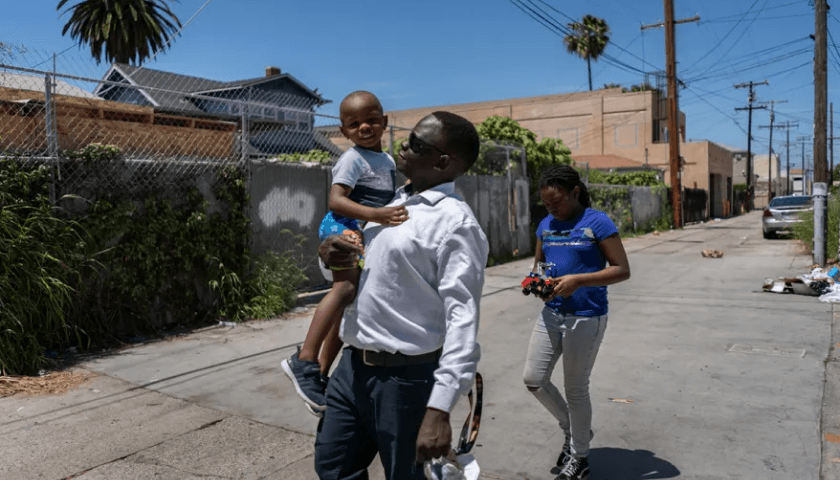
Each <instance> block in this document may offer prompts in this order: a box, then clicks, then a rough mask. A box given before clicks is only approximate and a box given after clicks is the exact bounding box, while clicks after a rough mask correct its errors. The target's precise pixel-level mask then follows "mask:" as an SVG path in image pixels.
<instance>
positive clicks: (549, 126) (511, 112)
mask: <svg viewBox="0 0 840 480" xmlns="http://www.w3.org/2000/svg"><path fill="white" fill-rule="evenodd" d="M666 104H667V100H666V99H665V98H662V97H660V95H659V92H658V91H656V90H651V91H646V92H623V91H622V89H621V88H608V89H602V90H596V91H592V92H575V93H565V94H554V95H542V96H537V97H525V98H514V99H506V100H493V101H487V102H475V103H463V104H455V105H441V106H435V107H425V108H416V109H411V110H396V111H389V112H387V114H388V120H389V123H390V124H391V125H393V126H395V127H396V129H397V132H396V133H395V134H394V137H395V139H399V138H404V137H406V136H407V132H406V130H407V129H410V128H412V127H413V126H414V125H415V124H416V123H417V122H418V121H419V120H420V119H422V118H423V117H425V116H426V115H428V114H430V113H432V112H434V111H436V110H446V111H450V112H453V113H457V114H459V115H461V116H463V117H465V118H467V119H469V120H471V121H472V122H473V123H475V124H478V123H481V122H482V121H484V120H485V119H486V118H487V117H490V116H494V115H498V116H504V117H509V118H512V119H514V120H516V121H517V122H518V123H519V125H521V126H523V127H525V128H527V129H529V130H531V131H532V132H534V133H536V135H537V139H538V140H542V139H543V138H546V137H551V138H557V139H560V140H562V141H563V143H564V144H565V145H566V146H568V147H569V148H570V149H571V151H572V157H573V158H575V157H576V156H581V155H598V156H609V155H614V156H618V157H622V158H626V159H630V160H632V161H634V162H637V163H639V164H649V165H651V166H653V167H656V168H659V169H663V170H664V179H665V182H666V183H670V171H669V170H670V169H669V166H668V164H669V161H668V143H667V142H668V136H669V132H668V121H667V108H666V106H667V105H666ZM685 121H686V120H685V115H684V114H682V113H681V114H680V132H679V136H680V140H681V150H680V151H681V155H682V157H683V159H684V164H683V172H682V182H683V186H685V187H688V188H700V189H703V190H707V191H709V192H710V198H711V200H712V203H711V204H710V205H711V211H708V212H707V213H708V214H711V215H723V214H724V206H725V205H724V200H728V199H729V193H728V192H730V191H731V185H732V155H731V152H730V151H729V150H727V149H725V148H724V147H721V146H719V145H716V144H714V143H711V142H706V141H704V142H691V143H684V142H685ZM339 135H340V134H339ZM331 138H332V139H333V141H334V142H336V144H338V145H339V146H342V147H343V148H347V147H349V144H346V142H343V141H342V140H343V138H336V136H335V135H331ZM383 141H384V143H386V144H387V143H388V141H389V136H388V135H386V137H385V138H383Z"/></svg>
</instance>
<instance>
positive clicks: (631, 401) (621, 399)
mask: <svg viewBox="0 0 840 480" xmlns="http://www.w3.org/2000/svg"><path fill="white" fill-rule="evenodd" d="M610 401H611V402H613V403H633V400H628V399H626V398H611V399H610Z"/></svg>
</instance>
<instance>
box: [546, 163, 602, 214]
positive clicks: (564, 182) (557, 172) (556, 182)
mask: <svg viewBox="0 0 840 480" xmlns="http://www.w3.org/2000/svg"><path fill="white" fill-rule="evenodd" d="M545 187H554V188H562V189H564V190H566V191H569V192H571V191H572V190H574V188H575V187H580V196H579V197H578V202H580V204H581V205H582V206H583V208H589V205H590V201H589V190H588V189H587V188H586V184H585V183H583V181H581V179H580V174H579V173H578V172H577V170H575V169H574V168H572V167H571V166H569V165H551V166H548V167H546V169H545V170H543V174H542V176H541V177H540V189H543V188H545Z"/></svg>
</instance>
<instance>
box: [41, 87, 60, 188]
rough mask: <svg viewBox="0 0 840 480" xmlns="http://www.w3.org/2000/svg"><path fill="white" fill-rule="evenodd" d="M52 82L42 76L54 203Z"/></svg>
mask: <svg viewBox="0 0 840 480" xmlns="http://www.w3.org/2000/svg"><path fill="white" fill-rule="evenodd" d="M52 89H53V82H52V77H50V75H49V74H46V75H44V108H45V116H46V118H45V120H46V122H45V125H46V132H45V133H46V135H47V157H49V160H48V161H49V162H50V177H51V179H50V180H51V181H50V201H51V202H52V203H55V200H56V190H57V185H56V181H57V179H56V169H57V168H58V136H57V133H56V128H55V122H56V116H55V105H53V101H52V100H53V99H52V93H53V92H52Z"/></svg>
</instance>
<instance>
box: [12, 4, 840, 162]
mask: <svg viewBox="0 0 840 480" xmlns="http://www.w3.org/2000/svg"><path fill="white" fill-rule="evenodd" d="M206 2H207V0H181V1H180V2H178V3H171V8H172V10H173V11H174V12H175V14H176V15H177V16H178V17H179V18H180V20H181V22H182V23H186V22H187V20H189V19H190V17H192V16H193V15H194V14H196V12H197V11H198V10H199V9H200V8H201V7H202V6H204V5H205V4H206ZM57 3H58V2H57V0H0V8H2V11H3V17H4V21H3V28H2V31H0V41H2V42H6V43H10V44H14V45H24V46H25V47H26V48H27V52H26V53H25V54H22V55H18V56H17V57H16V59H15V60H13V61H12V63H15V64H17V65H22V66H26V67H32V66H34V65H36V64H38V63H41V62H42V61H43V60H45V59H48V58H49V57H50V55H51V54H52V52H56V53H59V52H64V53H62V54H61V55H60V56H59V61H58V65H59V67H58V69H59V70H63V71H65V72H67V73H72V74H75V75H80V76H90V77H94V78H98V77H99V76H101V75H102V73H103V72H104V71H105V69H106V65H104V64H103V65H99V66H96V64H95V63H94V62H93V61H92V60H91V59H90V58H89V55H88V54H87V51H86V50H85V49H81V50H80V49H78V48H75V47H73V41H72V40H71V39H70V38H69V37H63V36H62V35H61V29H62V27H63V25H64V22H65V21H66V17H61V16H60V14H59V12H57V11H56V10H55V6H56V5H57ZM73 3H75V2H71V4H73ZM517 3H518V4H519V5H520V6H523V8H524V7H525V6H528V7H531V8H532V9H534V10H536V9H537V7H538V8H539V9H541V10H542V12H541V13H542V14H543V15H545V16H546V17H545V18H548V19H549V20H552V21H556V22H557V23H560V24H562V25H565V24H567V23H568V22H570V21H571V20H570V19H569V17H571V18H573V19H579V18H580V17H582V16H583V15H586V14H592V15H595V16H598V17H601V18H603V19H605V20H606V21H607V23H608V24H609V26H610V29H611V42H610V45H609V46H608V47H607V50H606V53H607V54H608V55H609V56H610V57H611V58H610V59H600V60H598V61H597V62H595V63H593V69H592V71H593V84H594V86H595V88H598V87H601V86H603V85H604V84H606V83H620V84H622V85H625V86H630V85H633V84H637V83H640V82H642V81H643V80H644V75H643V73H641V72H643V71H653V70H664V66H665V54H664V32H663V30H662V29H661V28H659V29H650V30H646V31H644V32H643V31H642V30H641V29H640V26H641V25H642V24H651V23H656V22H659V21H661V20H662V19H663V17H664V13H663V5H662V2H661V1H660V0H642V1H637V2H627V1H624V0H587V1H585V2H581V1H569V0H562V1H558V0H544V1H540V0H510V1H509V0H482V1H476V0H472V1H470V0H423V1H409V0H389V1H380V0H362V1H356V2H347V1H332V0H308V1H307V0H287V1H279V0H211V1H210V2H209V3H208V4H206V6H205V8H204V9H203V10H202V11H201V12H200V13H199V14H198V15H196V16H195V18H194V19H193V20H192V22H191V23H189V25H187V26H186V27H185V28H184V30H183V32H182V34H181V36H179V37H178V38H177V39H176V40H175V41H174V42H173V44H172V46H171V48H170V49H169V50H167V51H166V52H164V53H163V54H160V55H158V57H157V58H156V59H155V60H154V61H152V62H150V63H148V64H147V65H146V66H147V67H149V68H155V69H160V70H166V71H174V72H179V73H183V74H187V75H194V76H201V77H207V78H214V79H219V80H235V79H241V78H251V77H257V76H261V75H263V74H264V68H265V67H266V66H268V65H274V66H278V67H280V68H281V69H282V70H283V71H284V72H288V73H291V74H292V75H294V76H295V77H296V78H298V79H299V80H301V81H302V82H304V83H305V84H307V85H308V86H310V87H311V88H318V89H319V92H321V93H322V94H323V95H324V97H325V98H328V99H331V100H333V102H334V103H333V104H330V105H326V106H324V107H322V108H321V109H320V112H322V113H325V114H333V115H334V114H336V113H337V103H338V102H339V101H340V100H341V98H342V97H343V96H344V95H346V94H347V93H349V92H350V91H353V90H357V89H366V90H371V91H373V92H374V93H376V94H377V95H378V96H379V97H380V98H381V100H382V102H383V104H384V106H385V108H386V109H393V110H397V109H404V108H413V107H422V106H431V105H446V104H451V103H464V102H474V101H482V100H494V99H503V98H511V97H525V96H532V95H544V94H551V93H563V92H573V91H580V90H586V89H588V85H587V74H586V63H585V61H583V60H581V59H579V58H577V57H575V56H572V55H570V54H568V53H567V52H566V50H565V47H564V46H563V44H562V37H561V36H559V35H558V34H557V33H555V32H554V31H552V30H550V29H549V28H546V27H545V26H543V25H542V24H540V23H539V22H538V21H537V20H535V19H533V18H532V17H530V16H529V15H527V14H526V13H525V12H523V11H522V9H520V8H518V7H517V5H516V4H517ZM675 12H676V18H678V19H680V18H689V17H693V16H694V15H700V18H701V20H700V23H699V24H697V23H687V24H683V25H678V26H677V60H678V62H679V63H678V75H679V77H680V78H681V79H682V80H683V81H684V82H685V83H686V85H687V88H683V89H681V90H680V109H681V110H682V111H683V112H685V114H686V116H687V136H688V137H689V138H690V139H708V140H712V141H715V142H718V143H722V144H725V145H729V146H732V147H736V148H746V144H747V140H746V137H747V135H746V129H747V112H746V111H736V110H735V108H736V107H743V106H745V105H746V102H747V90H746V89H735V88H734V87H733V85H735V84H736V83H742V82H749V81H757V82H761V81H763V80H765V79H766V80H767V81H768V82H769V83H770V84H769V85H768V86H758V87H756V97H757V100H759V101H769V100H787V103H780V104H777V105H776V107H775V108H776V112H777V115H776V121H777V122H779V121H781V122H784V121H786V120H790V121H791V122H798V123H799V126H798V128H795V129H792V130H791V140H792V141H793V140H795V138H796V136H797V135H801V134H809V133H811V132H812V131H813V126H812V124H813V108H814V104H813V82H812V78H813V66H812V60H813V41H812V40H811V39H809V38H808V36H809V35H810V34H812V33H813V31H814V15H813V8H812V7H811V6H810V5H809V3H808V1H807V0H798V1H791V0H703V1H702V2H701V1H698V0H695V1H691V2H689V1H687V0H683V1H681V0H676V1H675ZM828 22H829V23H828V26H829V32H830V33H831V34H832V35H834V37H836V39H837V40H838V42H840V12H838V13H837V14H836V15H833V14H832V15H830V16H829V20H828ZM835 33H836V35H835ZM68 48H69V50H68ZM829 50H830V52H829V67H828V78H829V101H832V100H833V97H834V94H835V93H836V92H837V91H838V89H837V88H832V86H833V84H834V81H835V80H836V79H838V78H840V45H838V46H833V39H832V38H830V39H829ZM49 63H50V62H47V63H44V64H42V65H40V66H39V67H38V68H49ZM837 110H838V123H839V124H840V103H838V106H837ZM320 123H324V122H323V121H322V122H320ZM768 124H769V112H768V111H764V110H756V111H754V115H753V139H754V141H753V149H754V150H755V151H756V152H758V153H763V152H766V151H767V147H768V137H769V130H768V129H759V128H757V126H758V125H768ZM838 130H840V127H838ZM783 142H784V130H775V133H774V135H773V144H774V149H775V151H777V152H778V151H781V152H782V153H784V145H783ZM838 144H840V142H838ZM838 148H840V146H839V147H838ZM810 150H811V143H810V142H808V143H807V145H806V154H808V152H810ZM791 153H792V154H791V162H792V165H797V166H798V165H799V161H800V153H801V147H800V146H798V145H797V146H795V147H791Z"/></svg>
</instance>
